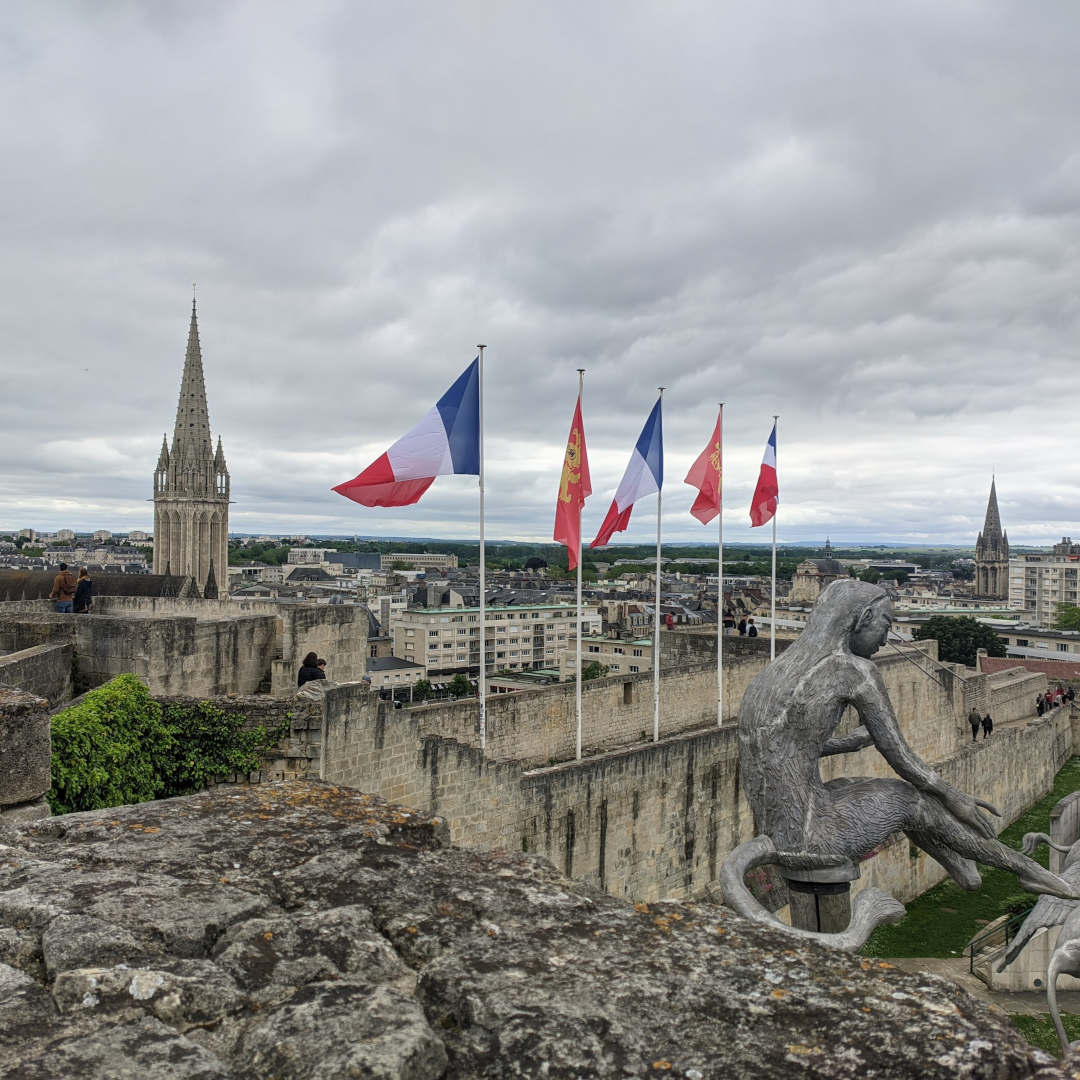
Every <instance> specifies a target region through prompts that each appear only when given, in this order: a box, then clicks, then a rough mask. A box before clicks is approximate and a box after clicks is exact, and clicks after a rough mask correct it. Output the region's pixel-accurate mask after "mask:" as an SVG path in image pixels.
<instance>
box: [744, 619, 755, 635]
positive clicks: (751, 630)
mask: <svg viewBox="0 0 1080 1080" xmlns="http://www.w3.org/2000/svg"><path fill="white" fill-rule="evenodd" d="M746 636H747V637H757V627H756V626H755V625H754V620H753V619H747V620H746Z"/></svg>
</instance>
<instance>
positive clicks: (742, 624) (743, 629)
mask: <svg viewBox="0 0 1080 1080" xmlns="http://www.w3.org/2000/svg"><path fill="white" fill-rule="evenodd" d="M745 636H746V618H745V616H744V617H743V618H741V619H740V620H739V637H745Z"/></svg>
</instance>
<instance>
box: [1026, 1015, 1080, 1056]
mask: <svg viewBox="0 0 1080 1080" xmlns="http://www.w3.org/2000/svg"><path fill="white" fill-rule="evenodd" d="M1009 1019H1010V1020H1011V1021H1012V1022H1013V1024H1015V1025H1016V1027H1017V1028H1019V1030H1020V1033H1021V1034H1022V1035H1023V1036H1024V1038H1025V1039H1027V1041H1028V1042H1029V1043H1031V1045H1032V1046H1037V1047H1038V1048H1039V1049H1040V1050H1045V1051H1046V1052H1047V1053H1048V1054H1053V1055H1054V1056H1055V1057H1061V1044H1060V1043H1059V1042H1058V1037H1057V1032H1056V1031H1055V1030H1054V1025H1053V1022H1052V1021H1051V1020H1050V1014H1049V1013H1043V1014H1042V1016H1016V1015H1013V1016H1010V1017H1009ZM1061 1022H1062V1023H1063V1024H1064V1025H1065V1034H1066V1035H1067V1036H1068V1037H1069V1039H1070V1041H1072V1042H1075V1041H1076V1040H1077V1039H1080V1016H1069V1015H1068V1014H1066V1013H1063V1014H1062V1017H1061Z"/></svg>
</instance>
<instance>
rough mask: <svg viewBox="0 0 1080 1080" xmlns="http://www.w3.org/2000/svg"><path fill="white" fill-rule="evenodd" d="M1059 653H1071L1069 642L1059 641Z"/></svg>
mask: <svg viewBox="0 0 1080 1080" xmlns="http://www.w3.org/2000/svg"><path fill="white" fill-rule="evenodd" d="M1057 651H1058V652H1068V651H1069V643H1068V642H1067V641H1059V642H1058V647H1057Z"/></svg>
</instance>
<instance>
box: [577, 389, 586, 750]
mask: <svg viewBox="0 0 1080 1080" xmlns="http://www.w3.org/2000/svg"><path fill="white" fill-rule="evenodd" d="M584 383H585V369H584V368H578V369H577V396H578V406H579V407H580V406H581V395H582V392H583V388H584ZM579 438H580V440H581V441H582V442H584V438H583V437H579ZM576 671H577V760H578V761H580V760H581V507H578V537H577V667H576Z"/></svg>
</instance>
